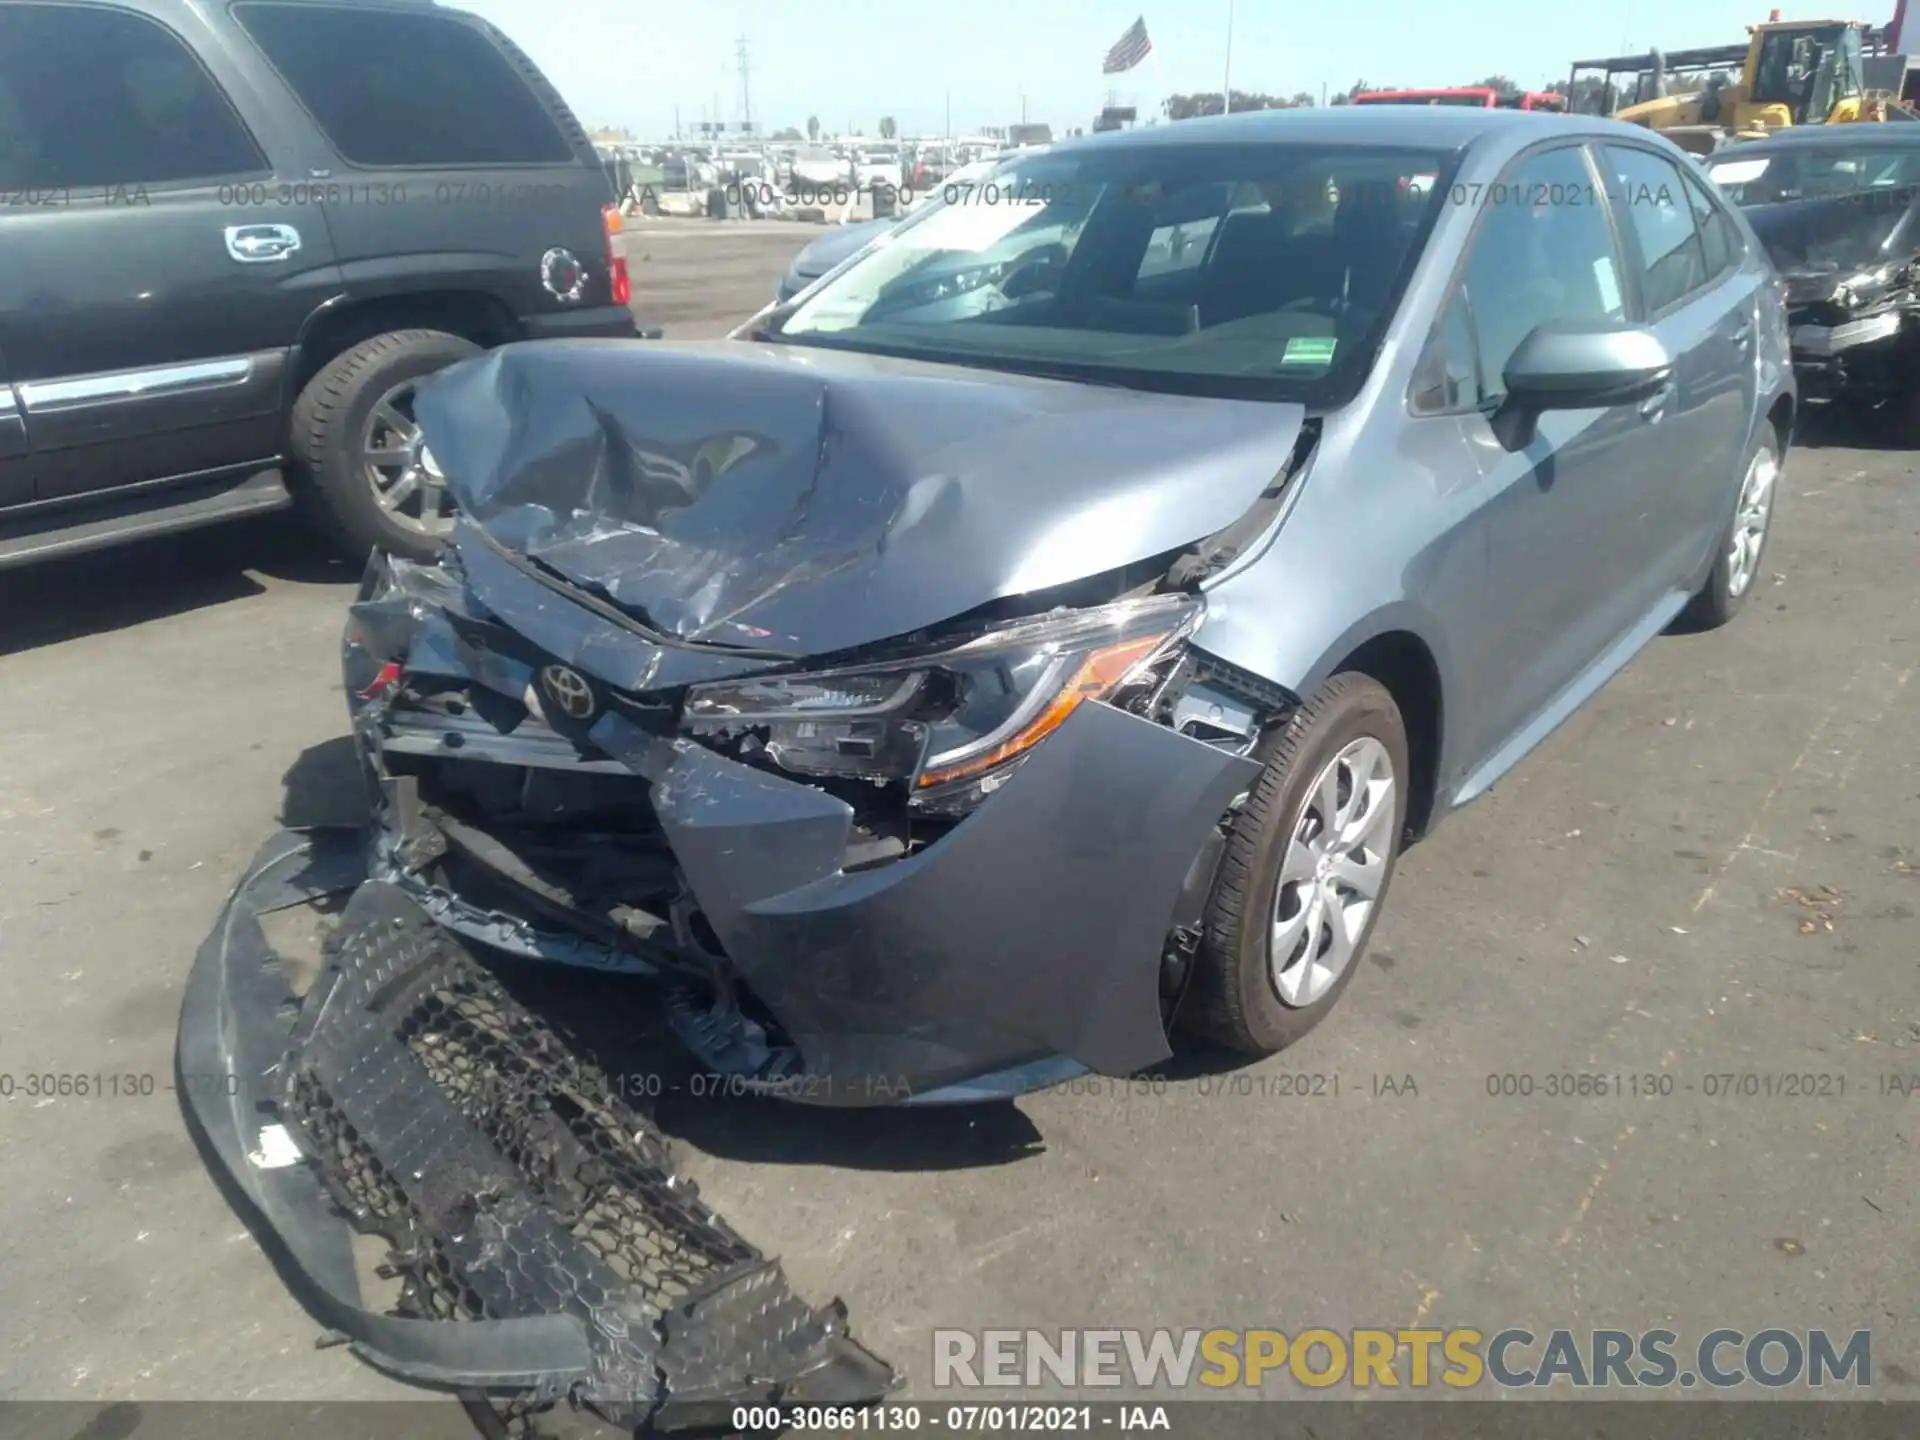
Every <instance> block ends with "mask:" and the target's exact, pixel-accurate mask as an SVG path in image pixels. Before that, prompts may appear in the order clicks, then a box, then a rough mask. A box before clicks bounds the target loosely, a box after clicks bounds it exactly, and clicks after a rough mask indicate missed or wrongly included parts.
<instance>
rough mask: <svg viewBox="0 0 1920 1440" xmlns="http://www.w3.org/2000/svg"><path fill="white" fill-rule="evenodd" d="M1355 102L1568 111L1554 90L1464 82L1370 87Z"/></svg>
mask: <svg viewBox="0 0 1920 1440" xmlns="http://www.w3.org/2000/svg"><path fill="white" fill-rule="evenodd" d="M1352 103H1353V104H1355V105H1465V106H1468V107H1470V108H1474V109H1480V110H1548V111H1552V112H1553V113H1555V114H1565V113H1566V109H1567V97H1566V96H1564V95H1560V94H1556V93H1555V92H1554V91H1551V90H1522V91H1519V92H1518V93H1515V94H1502V93H1501V92H1500V91H1498V90H1495V89H1494V88H1493V87H1492V86H1490V85H1461V86H1456V87H1454V88H1452V89H1442V90H1368V91H1365V92H1363V93H1361V94H1359V95H1356V96H1354V97H1353V102H1352Z"/></svg>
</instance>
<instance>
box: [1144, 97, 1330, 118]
mask: <svg viewBox="0 0 1920 1440" xmlns="http://www.w3.org/2000/svg"><path fill="white" fill-rule="evenodd" d="M1220 94H1221V92H1220V91H1218V90H1205V91H1199V92H1196V93H1195V94H1192V95H1169V96H1168V97H1167V98H1166V99H1165V100H1163V101H1161V102H1160V108H1161V109H1162V110H1164V111H1166V114H1167V118H1168V119H1169V120H1191V119H1193V118H1194V117H1195V116H1199V115H1218V114H1220V113H1221V112H1222V110H1223V109H1224V108H1225V107H1224V106H1223V105H1222V104H1221V101H1220ZM1315 103H1316V102H1315V100H1314V98H1313V96H1311V95H1309V94H1308V93H1307V92H1306V91H1304V90H1301V91H1299V92H1298V93H1296V94H1294V95H1291V96H1286V95H1262V94H1259V93H1257V92H1253V91H1247V90H1236V91H1234V92H1233V111H1234V113H1235V114H1236V115H1237V114H1239V113H1240V112H1241V111H1242V110H1292V109H1296V108H1299V107H1303V106H1312V105H1314V104H1315Z"/></svg>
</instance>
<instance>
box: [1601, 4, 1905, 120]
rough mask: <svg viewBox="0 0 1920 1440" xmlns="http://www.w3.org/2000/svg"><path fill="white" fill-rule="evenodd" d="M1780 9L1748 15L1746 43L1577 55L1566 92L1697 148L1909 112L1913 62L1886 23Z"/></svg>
mask: <svg viewBox="0 0 1920 1440" xmlns="http://www.w3.org/2000/svg"><path fill="white" fill-rule="evenodd" d="M1779 16H1780V12H1779V11H1778V10H1776V11H1774V12H1773V15H1772V17H1771V18H1769V19H1768V20H1767V21H1766V22H1765V23H1764V24H1760V25H1749V26H1748V27H1747V35H1748V40H1747V43H1746V45H1744V46H1740V45H1725V46H1712V47H1707V48H1703V49H1699V50H1682V51H1675V52H1673V53H1671V54H1663V53H1662V52H1660V51H1658V50H1654V51H1651V52H1648V53H1645V54H1642V55H1638V56H1619V57H1615V58H1612V59H1604V60H1581V61H1576V62H1575V63H1574V67H1573V74H1572V79H1571V81H1570V82H1569V85H1568V93H1569V94H1570V95H1571V96H1572V97H1573V98H1574V100H1575V101H1576V103H1578V102H1579V101H1580V100H1582V99H1583V98H1585V99H1587V100H1588V103H1586V104H1584V105H1579V107H1578V108H1581V109H1584V110H1588V111H1593V110H1595V109H1604V110H1610V112H1611V113H1612V114H1613V115H1614V117H1615V118H1616V119H1620V120H1626V121H1629V122H1631V123H1633V124H1636V125H1645V126H1646V127H1647V128H1648V129H1651V130H1658V131H1659V132H1660V133H1661V134H1663V135H1665V136H1666V137H1667V138H1668V139H1670V140H1672V141H1673V142H1674V143H1675V144H1677V145H1679V146H1680V147H1681V148H1682V149H1684V150H1690V151H1693V152H1694V153H1696V154H1710V153H1712V152H1713V151H1715V150H1718V149H1720V148H1722V147H1723V146H1725V145H1728V144H1732V143H1734V142H1736V141H1739V140H1745V139H1752V138H1756V137H1758V136H1761V135H1766V134H1769V133H1771V132H1772V131H1774V130H1778V129H1782V128H1785V127H1786V126H1789V125H1823V124H1824V125H1831V124H1844V123H1852V122H1856V121H1885V120H1911V119H1914V118H1915V111H1914V108H1913V105H1914V100H1915V99H1916V98H1920V97H1917V96H1916V95H1915V94H1913V93H1909V92H1910V91H1917V90H1920V71H1916V70H1910V69H1909V67H1908V66H1907V63H1906V62H1907V57H1906V56H1904V55H1897V56H1896V55H1888V54H1886V53H1885V51H1886V40H1885V36H1884V33H1882V32H1876V31H1874V30H1873V29H1872V28H1871V27H1870V26H1868V25H1865V24H1862V23H1860V22H1859V21H1852V20H1781V19H1780V18H1779ZM1869 56H1871V57H1872V58H1871V61H1870V60H1869V58H1868V57H1869ZM1869 72H1871V73H1869ZM1869 79H1871V80H1872V81H1873V82H1874V84H1873V86H1872V88H1869V83H1868V82H1869ZM1910 82H1912V83H1910ZM1596 100H1597V101H1599V103H1598V104H1595V103H1594V101H1596Z"/></svg>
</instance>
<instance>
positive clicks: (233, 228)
mask: <svg viewBox="0 0 1920 1440" xmlns="http://www.w3.org/2000/svg"><path fill="white" fill-rule="evenodd" d="M226 236H227V254H229V255H231V256H232V257H233V258H234V259H235V260H238V261H239V262H240V263H241V264H242V265H266V264H271V263H272V262H274V261H275V260H285V259H288V258H289V257H291V256H292V255H293V254H294V253H295V252H296V251H298V250H299V248H300V232H299V231H298V230H296V229H294V228H293V227H292V226H291V225H229V226H227V229H226Z"/></svg>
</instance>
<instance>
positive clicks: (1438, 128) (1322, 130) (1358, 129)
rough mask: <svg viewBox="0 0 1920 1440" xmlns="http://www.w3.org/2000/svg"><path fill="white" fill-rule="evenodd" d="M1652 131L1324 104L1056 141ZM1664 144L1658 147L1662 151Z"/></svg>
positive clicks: (1450, 138) (1420, 138)
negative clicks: (1661, 147) (1323, 106)
mask: <svg viewBox="0 0 1920 1440" xmlns="http://www.w3.org/2000/svg"><path fill="white" fill-rule="evenodd" d="M1654 133H1655V132H1653V131H1650V130H1648V129H1646V128H1645V127H1644V126H1640V125H1629V124H1626V123H1624V122H1622V121H1619V120H1607V119H1603V118H1602V117H1600V116H1597V115H1560V114H1548V113H1545V112H1542V111H1538V110H1498V109H1481V108H1479V107H1478V106H1473V107H1468V106H1463V105H1461V106H1446V105H1434V106H1425V105H1329V106H1327V107H1325V108H1324V109H1313V108H1307V107H1304V106H1302V107H1300V108H1298V109H1290V110H1248V111H1245V112H1243V113H1241V114H1238V115H1208V116H1203V117H1199V118H1196V119H1192V120H1179V121H1174V122H1172V123H1170V124H1165V125H1147V126H1142V127H1139V128H1137V129H1133V130H1109V131H1106V132H1105V133H1103V134H1099V135H1089V136H1085V137H1082V138H1078V139H1073V140H1067V141H1064V142H1059V143H1057V144H1056V145H1055V147H1054V148H1055V149H1056V150H1061V151H1067V150H1079V149H1082V148H1085V149H1106V148H1119V149H1125V148H1128V147H1130V146H1136V145H1234V144H1241V145H1258V144H1314V145H1430V146H1433V147H1435V148H1437V149H1446V150H1457V149H1462V148H1464V147H1466V146H1469V145H1474V144H1476V143H1479V142H1486V143H1488V144H1490V145H1492V146H1494V147H1497V148H1500V149H1515V150H1517V149H1520V148H1521V147H1523V146H1525V145H1529V144H1531V143H1533V142H1534V141H1536V140H1549V139H1553V138H1555V137H1557V136H1566V135H1578V136H1582V137H1591V138H1595V139H1609V138H1630V137H1631V138H1637V139H1640V140H1642V141H1644V140H1646V139H1647V138H1648V137H1650V136H1652V135H1653V134H1654ZM1667 143H1668V142H1662V144H1663V146H1666V145H1667Z"/></svg>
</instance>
